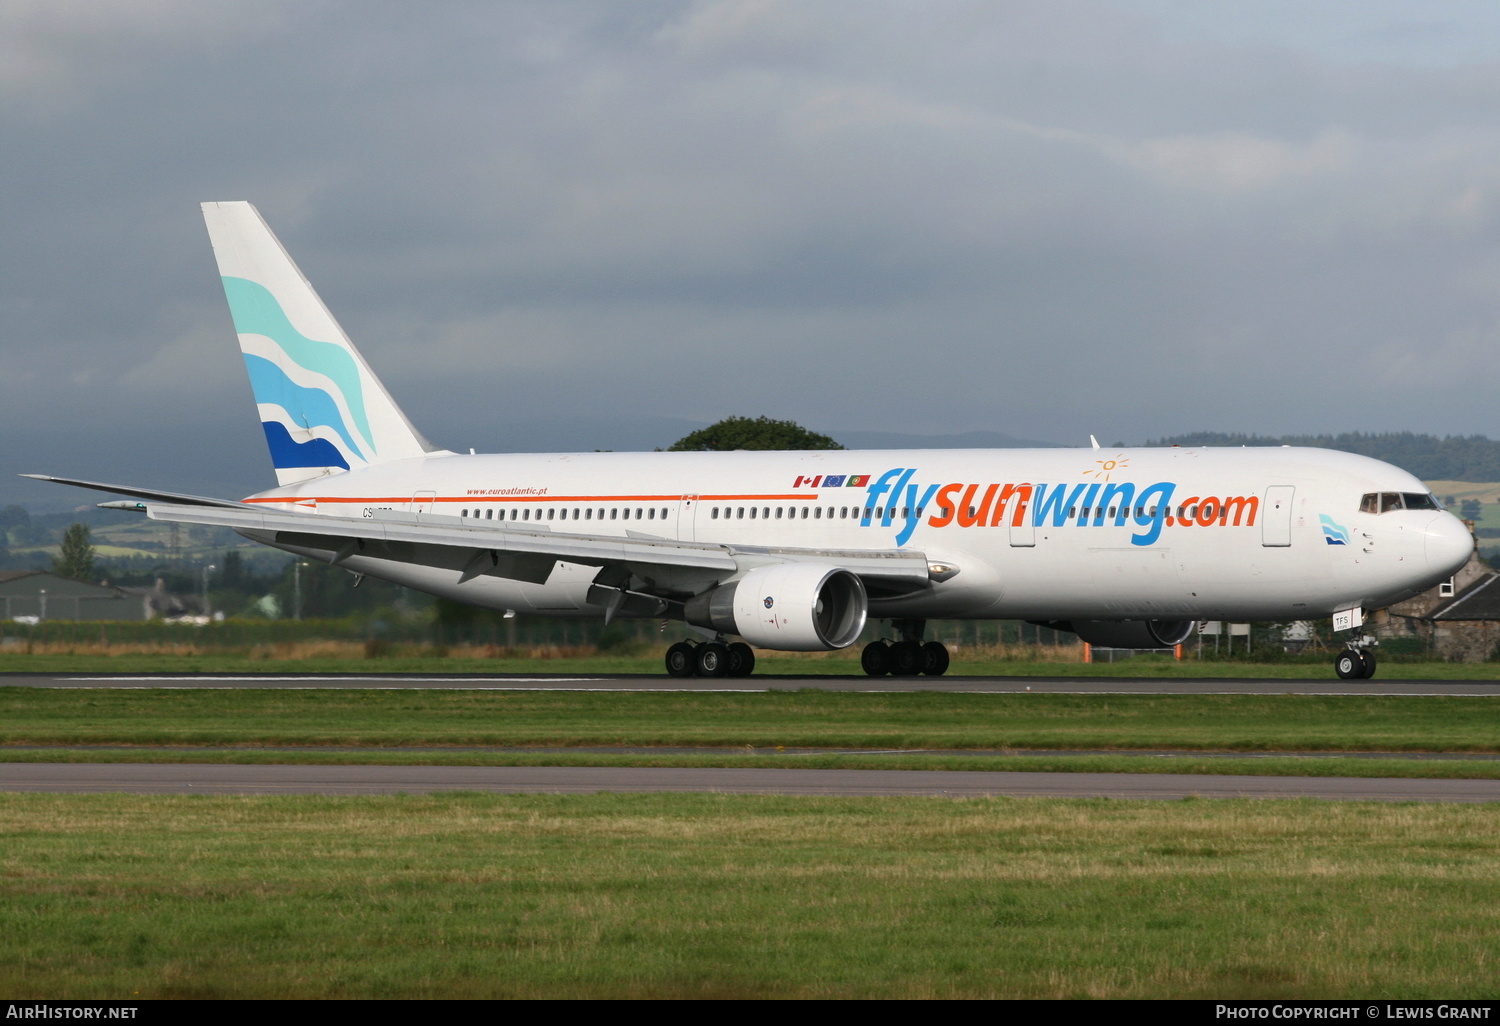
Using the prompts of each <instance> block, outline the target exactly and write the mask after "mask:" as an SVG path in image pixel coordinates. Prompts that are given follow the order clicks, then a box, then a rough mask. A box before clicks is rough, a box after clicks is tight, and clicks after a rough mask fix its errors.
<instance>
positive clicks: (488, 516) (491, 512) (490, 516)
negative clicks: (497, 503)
mask: <svg viewBox="0 0 1500 1026" xmlns="http://www.w3.org/2000/svg"><path fill="white" fill-rule="evenodd" d="M484 519H486V520H494V519H495V511H494V510H492V509H487V510H485V511H484Z"/></svg>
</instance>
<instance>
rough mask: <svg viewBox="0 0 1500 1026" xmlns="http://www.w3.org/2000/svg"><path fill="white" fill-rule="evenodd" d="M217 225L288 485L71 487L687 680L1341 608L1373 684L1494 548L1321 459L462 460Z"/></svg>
mask: <svg viewBox="0 0 1500 1026" xmlns="http://www.w3.org/2000/svg"><path fill="white" fill-rule="evenodd" d="M203 213H204V216H205V218H206V220H207V222H208V230H209V236H210V238H211V240H212V242H213V248H214V254H215V256H216V257H217V259H218V264H219V271H220V274H221V275H222V276H223V281H224V291H225V294H226V295H227V297H228V300H229V308H230V312H231V314H232V315H233V318H234V325H235V330H236V331H237V332H238V334H239V341H240V349H241V351H242V352H243V354H244V360H245V365H246V368H247V370H248V372H249V376H250V384H251V388H252V390H253V392H254V395H255V402H256V404H257V407H258V409H259V411H260V420H261V424H262V426H263V428H264V430H265V435H266V441H267V443H268V445H269V446H270V451H271V460H272V463H273V464H274V465H275V468H276V477H277V480H278V482H279V485H278V487H276V488H272V489H270V490H268V491H264V492H260V493H258V494H256V495H252V496H250V497H248V498H246V499H243V500H241V501H239V502H234V501H230V500H223V499H211V498H204V497H201V496H188V495H180V494H176V493H171V492H162V491H157V490H152V489H143V488H129V487H120V486H115V485H102V484H99V483H97V482H85V481H73V480H65V479H62V478H53V477H46V478H45V479H46V480H54V481H61V482H63V483H67V484H75V485H82V486H84V487H91V488H99V489H102V490H105V491H113V492H115V493H116V494H121V495H128V496H133V497H134V498H135V499H137V500H140V501H131V502H113V503H107V504H105V505H109V506H112V507H115V508H128V509H139V510H144V512H145V513H146V514H147V515H148V516H150V517H152V518H153V519H157V520H166V521H173V522H177V523H187V524H213V525H221V526H225V527H230V528H233V529H234V530H236V531H238V532H239V533H240V534H242V535H244V536H245V537H247V538H251V539H254V540H255V541H258V542H264V543H265V544H267V545H271V546H274V547H276V548H279V549H283V550H285V551H288V552H293V553H296V554H297V555H299V556H307V557H313V558H317V559H321V560H325V561H327V562H329V563H332V564H335V565H337V566H340V567H343V568H345V569H347V570H349V571H351V572H352V573H355V574H361V575H363V574H368V575H370V576H372V577H377V578H380V579H383V580H387V581H393V582H395V583H397V584H401V585H405V586H407V587H409V588H415V589H417V590H420V591H425V592H428V593H431V594H433V595H439V596H443V597H445V598H449V599H454V600H456V601H459V602H466V603H472V604H474V605H479V606H487V607H490V608H494V609H505V610H514V611H515V612H517V613H524V614H527V615H536V616H568V617H599V618H603V619H604V620H605V621H606V622H607V621H609V620H610V619H612V618H614V617H651V618H661V619H672V620H682V621H685V622H686V624H687V625H688V626H690V627H691V628H693V629H694V633H696V634H698V635H700V636H701V637H702V639H703V640H702V641H700V642H698V643H688V642H682V643H679V644H677V645H674V646H672V648H671V649H670V650H669V651H668V653H667V659H666V662H667V671H668V672H669V673H671V674H673V675H676V676H689V675H693V674H701V675H704V676H722V675H735V676H740V675H745V674H748V673H749V672H750V671H751V668H752V667H753V664H754V656H753V654H752V651H751V648H750V647H749V646H750V645H754V646H757V647H760V648H765V649H776V650H782V651H816V650H828V649H838V648H844V647H847V646H849V645H851V644H853V643H854V642H855V640H856V639H857V638H858V637H859V636H860V633H861V631H862V630H863V629H864V627H865V623H866V620H867V618H876V619H880V620H885V621H888V622H889V625H890V630H889V631H888V632H887V633H888V635H889V638H890V640H881V641H877V642H874V643H872V644H870V645H868V646H866V648H865V650H864V652H863V665H864V668H865V670H866V671H867V672H869V673H872V674H881V673H887V672H889V673H895V674H900V675H910V674H916V673H928V674H941V673H942V672H944V670H946V669H947V667H948V652H947V650H946V649H945V648H944V647H943V646H942V645H941V644H939V643H938V642H935V641H928V642H926V643H925V644H923V641H922V635H923V630H924V626H925V623H926V621H927V620H928V619H930V618H944V619H1019V620H1029V621H1032V622H1036V623H1041V624H1045V625H1046V626H1049V627H1052V628H1054V629H1057V630H1063V631H1073V632H1075V633H1076V634H1077V635H1078V636H1079V637H1080V638H1082V639H1084V640H1085V641H1089V642H1092V643H1094V644H1100V645H1113V646H1119V647H1128V648H1156V647H1162V646H1170V645H1174V644H1177V643H1180V642H1182V641H1183V640H1184V639H1185V638H1186V637H1187V636H1188V634H1189V632H1190V631H1191V630H1192V628H1193V626H1194V622H1195V621H1197V620H1200V619H1211V620H1237V621H1248V620H1257V621H1267V620H1272V621H1274V620H1308V619H1313V618H1319V617H1328V616H1331V617H1333V618H1334V626H1335V628H1336V629H1337V628H1339V627H1344V628H1349V629H1352V630H1354V631H1355V632H1356V634H1355V635H1353V637H1354V638H1355V641H1354V643H1352V644H1351V646H1350V647H1349V648H1348V649H1346V650H1345V651H1344V652H1343V653H1342V654H1341V655H1340V657H1339V659H1338V660H1336V670H1337V672H1338V673H1339V674H1340V676H1344V677H1355V676H1359V677H1366V676H1369V675H1370V674H1371V673H1372V672H1373V671H1374V659H1373V657H1372V656H1371V655H1370V654H1369V651H1368V649H1367V648H1366V647H1365V646H1364V644H1363V639H1362V638H1361V637H1360V635H1359V634H1358V631H1359V625H1360V624H1361V623H1362V622H1363V610H1365V609H1377V608H1380V607H1383V606H1387V605H1390V604H1391V603H1393V602H1397V601H1399V600H1401V599H1404V598H1407V597H1410V596H1412V595H1415V594H1417V593H1419V592H1421V591H1423V590H1425V589H1427V588H1429V587H1431V586H1433V585H1434V584H1435V583H1437V582H1438V581H1442V580H1445V579H1447V578H1448V577H1451V576H1452V575H1453V573H1454V571H1455V570H1457V569H1458V567H1459V566H1460V565H1462V564H1463V563H1464V561H1465V560H1466V559H1467V558H1468V556H1469V554H1470V552H1471V550H1472V547H1473V539H1472V537H1471V535H1470V534H1469V532H1468V531H1467V530H1466V529H1465V527H1464V525H1463V524H1462V523H1461V522H1460V521H1459V520H1458V519H1457V518H1456V517H1454V516H1453V515H1451V514H1449V513H1446V512H1444V511H1443V510H1442V509H1441V508H1440V506H1439V505H1438V503H1437V501H1436V499H1434V498H1433V497H1432V496H1431V495H1430V494H1429V493H1428V491H1427V489H1426V488H1425V487H1424V486H1423V485H1422V483H1421V482H1420V481H1418V480H1417V479H1416V478H1415V477H1413V476H1411V475H1410V474H1408V473H1406V472H1405V471H1402V470H1399V469H1397V468H1395V467H1392V466H1389V465H1387V464H1385V463H1381V462H1378V461H1376V460H1372V459H1367V458H1365V457H1362V456H1354V455H1350V454H1348V453H1343V452H1332V451H1327V450H1321V449H1299V448H1242V449H1208V448H1175V447H1174V448H1153V449H1113V448H1111V449H1100V448H1097V447H1096V448H1093V449H1041V450H1008V449H1007V450H990V451H985V450H956V451H954V450H949V451H942V450H910V451H908V450H896V451H864V452H862V451H822V452H728V453H708V452H702V453H677V452H654V453H563V454H554V455H473V454H469V455H460V454H457V453H453V452H449V451H447V450H445V449H440V448H437V447H436V446H434V445H432V444H430V443H429V442H427V441H426V440H425V439H424V438H423V437H422V436H421V435H420V434H419V433H418V432H417V431H416V430H415V429H414V428H413V427H412V425H411V423H410V422H409V421H408V420H407V419H406V416H405V415H404V414H403V413H402V412H401V410H400V409H399V408H398V407H397V406H396V404H395V402H394V401H393V400H392V399H391V396H390V394H389V393H388V392H387V391H386V389H385V387H384V386H383V385H382V384H381V383H380V381H379V379H378V378H376V377H375V374H374V373H373V372H372V371H371V370H370V368H369V366H368V365H367V364H366V363H365V361H364V358H363V357H362V356H360V354H359V352H358V351H357V350H356V349H355V348H354V346H353V344H352V343H351V342H350V341H349V339H348V337H347V336H346V335H345V334H344V332H343V330H342V329H341V328H340V327H339V325H338V323H337V322H336V321H335V320H334V319H333V317H332V315H331V314H330V313H329V312H328V310H327V308H326V307H324V305H323V303H322V301H321V300H319V298H318V296H317V294H316V293H315V292H314V291H313V289H312V287H311V286H310V285H309V284H308V282H307V280H306V279H305V278H303V276H302V274H301V272H300V271H299V270H298V269H297V267H296V265H295V264H294V263H293V262H292V260H291V258H290V257H289V256H288V255H287V253H286V251H285V250H283V249H282V247H281V244H280V243H279V242H278V241H277V239H276V237H275V236H274V235H273V234H272V233H271V231H270V229H269V228H268V227H267V226H266V224H265V222H264V221H262V220H261V217H260V215H259V214H258V213H257V212H256V210H255V208H254V207H252V206H251V205H250V204H248V203H242V202H236V203H205V204H204V205H203ZM35 476H38V477H42V476H43V475H35ZM733 638H739V639H742V640H740V641H731V640H730V639H733ZM746 642H748V643H749V644H748V645H747V644H746Z"/></svg>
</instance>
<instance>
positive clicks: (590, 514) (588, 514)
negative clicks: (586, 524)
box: [583, 509, 594, 520]
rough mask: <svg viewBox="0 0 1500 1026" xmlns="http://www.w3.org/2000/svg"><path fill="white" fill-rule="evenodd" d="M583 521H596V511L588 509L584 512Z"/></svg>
mask: <svg viewBox="0 0 1500 1026" xmlns="http://www.w3.org/2000/svg"><path fill="white" fill-rule="evenodd" d="M583 519H585V520H592V519H594V511H593V510H592V509H586V510H584V511H583Z"/></svg>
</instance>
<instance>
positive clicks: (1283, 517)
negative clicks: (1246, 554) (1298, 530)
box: [1260, 485, 1297, 548]
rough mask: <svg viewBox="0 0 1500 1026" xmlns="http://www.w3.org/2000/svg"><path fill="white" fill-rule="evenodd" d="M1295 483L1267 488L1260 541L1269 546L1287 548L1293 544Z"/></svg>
mask: <svg viewBox="0 0 1500 1026" xmlns="http://www.w3.org/2000/svg"><path fill="white" fill-rule="evenodd" d="M1296 494H1297V489H1296V488H1295V487H1294V486H1293V485H1272V486H1271V487H1269V488H1267V489H1266V498H1265V502H1264V503H1262V505H1261V511H1262V516H1261V521H1260V530H1261V535H1260V543H1261V545H1263V546H1265V547H1267V548H1285V547H1286V546H1288V545H1291V544H1292V496H1294V495H1296Z"/></svg>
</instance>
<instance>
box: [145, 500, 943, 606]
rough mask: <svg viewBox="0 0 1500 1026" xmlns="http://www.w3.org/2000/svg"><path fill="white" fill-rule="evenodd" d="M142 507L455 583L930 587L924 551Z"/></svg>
mask: <svg viewBox="0 0 1500 1026" xmlns="http://www.w3.org/2000/svg"><path fill="white" fill-rule="evenodd" d="M144 505H145V512H146V515H147V516H149V517H151V518H152V519H153V520H165V521H169V522H175V523H183V524H210V525H214V526H218V527H229V528H233V529H234V530H235V531H238V532H240V533H241V534H243V535H245V536H246V537H249V538H253V539H255V540H256V541H262V542H266V543H268V544H272V545H276V546H279V547H288V546H291V547H296V548H300V549H311V550H315V551H317V552H324V553H327V554H328V555H327V556H326V557H324V558H327V559H328V561H329V562H330V563H334V564H340V563H343V562H344V561H346V560H348V559H350V558H351V557H354V556H356V555H360V556H370V557H375V558H379V559H387V560H398V561H401V562H406V563H415V564H418V565H424V566H432V567H439V568H446V569H450V570H452V571H454V573H455V574H457V575H458V577H457V580H458V581H459V582H462V581H467V580H471V579H473V578H474V577H478V576H480V575H482V574H488V575H492V576H496V577H506V578H510V579H513V580H521V581H530V582H532V583H536V584H541V583H544V582H545V581H546V580H547V577H548V576H549V575H550V574H551V572H552V569H553V566H554V565H555V564H556V563H557V562H559V561H561V562H567V563H577V564H582V565H584V566H597V567H600V568H601V569H603V570H605V571H606V572H604V573H601V574H600V576H599V577H598V578H597V579H596V580H597V581H598V582H599V583H601V584H606V585H607V586H610V587H618V588H622V589H625V590H629V591H632V592H642V593H645V594H650V595H654V596H656V597H661V598H685V597H689V596H691V595H694V594H697V593H698V592H699V591H701V590H703V589H704V588H706V587H708V586H710V585H712V584H713V583H716V582H723V581H726V580H728V579H730V578H731V577H734V576H735V575H737V574H738V573H740V572H742V571H745V570H749V569H751V568H753V567H757V566H767V565H771V564H776V563H788V562H814V563H826V564H828V565H830V566H838V567H842V568H844V569H846V570H848V571H850V572H851V573H853V574H855V575H856V576H858V577H859V578H861V580H863V581H864V582H865V584H866V587H867V588H869V589H870V590H871V591H873V592H874V593H876V594H881V595H886V594H906V593H910V592H912V591H916V590H919V589H921V588H925V587H927V586H928V585H929V583H930V574H929V568H928V561H927V557H926V556H925V555H924V554H923V553H920V552H911V551H908V550H904V549H839V550H835V549H799V548H770V547H760V546H756V547H742V546H730V545H719V544H710V543H704V542H685V541H677V540H676V539H668V538H661V537H654V536H651V535H648V534H644V533H639V532H629V533H628V534H627V535H626V536H625V537H619V536H615V535H589V534H573V533H571V532H569V533H564V532H553V531H549V530H546V529H539V527H538V526H532V527H517V526H514V525H512V524H511V523H510V522H509V521H505V522H503V526H502V522H501V521H489V520H470V519H468V518H465V517H455V516H448V515H445V514H434V513H408V512H400V511H394V510H373V511H371V512H372V516H371V517H369V518H365V517H340V516H330V515H323V514H311V513H296V512H289V511H284V510H270V509H265V508H261V507H255V506H249V505H246V504H236V506H237V508H227V507H208V506H199V505H185V504H181V503H157V502H147V503H145V504H144ZM622 571H623V572H624V573H623V574H622V573H621V572H622ZM628 578H634V579H633V580H628V582H627V579H628Z"/></svg>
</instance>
